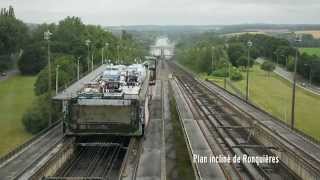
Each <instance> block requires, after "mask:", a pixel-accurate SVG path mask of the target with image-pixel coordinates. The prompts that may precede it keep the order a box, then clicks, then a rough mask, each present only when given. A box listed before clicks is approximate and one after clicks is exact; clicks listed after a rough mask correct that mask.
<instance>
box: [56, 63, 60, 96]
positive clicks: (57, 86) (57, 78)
mask: <svg viewBox="0 0 320 180" xmlns="http://www.w3.org/2000/svg"><path fill="white" fill-rule="evenodd" d="M59 68H60V65H57V66H56V94H58V91H59Z"/></svg>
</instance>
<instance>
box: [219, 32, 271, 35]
mask: <svg viewBox="0 0 320 180" xmlns="http://www.w3.org/2000/svg"><path fill="white" fill-rule="evenodd" d="M244 34H266V33H264V32H260V31H254V32H238V33H229V34H225V36H240V35H244Z"/></svg>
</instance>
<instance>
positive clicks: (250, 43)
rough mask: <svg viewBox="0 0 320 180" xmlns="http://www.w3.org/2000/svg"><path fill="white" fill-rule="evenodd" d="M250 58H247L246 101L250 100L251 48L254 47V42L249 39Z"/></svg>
mask: <svg viewBox="0 0 320 180" xmlns="http://www.w3.org/2000/svg"><path fill="white" fill-rule="evenodd" d="M247 45H248V60H247V89H246V101H247V102H248V100H249V66H250V48H251V47H252V45H253V43H252V41H251V40H249V41H248V43H247Z"/></svg>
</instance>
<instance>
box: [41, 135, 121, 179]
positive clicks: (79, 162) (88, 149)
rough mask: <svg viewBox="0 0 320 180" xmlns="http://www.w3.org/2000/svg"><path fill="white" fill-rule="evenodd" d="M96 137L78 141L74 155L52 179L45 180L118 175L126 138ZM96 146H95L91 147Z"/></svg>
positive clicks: (98, 177)
mask: <svg viewBox="0 0 320 180" xmlns="http://www.w3.org/2000/svg"><path fill="white" fill-rule="evenodd" d="M109 140H110V139H108V138H107V139H105V138H102V137H98V138H96V139H94V140H93V142H90V141H92V140H89V139H88V140H87V139H84V140H80V141H83V142H78V143H76V144H75V145H76V146H77V147H76V148H77V150H76V153H75V154H74V155H73V157H72V158H71V161H69V163H68V164H65V165H64V166H63V167H62V168H61V169H60V170H59V171H58V172H57V173H56V174H55V176H52V177H45V179H109V178H110V177H113V176H115V175H118V174H119V170H120V168H119V169H118V167H116V165H118V164H119V163H122V161H123V159H124V156H122V155H121V156H120V154H122V152H121V151H123V150H127V148H125V146H126V145H127V138H126V137H117V138H116V139H113V140H110V141H109ZM93 145H97V146H93Z"/></svg>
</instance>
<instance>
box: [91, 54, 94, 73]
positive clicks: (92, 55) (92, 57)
mask: <svg viewBox="0 0 320 180" xmlns="http://www.w3.org/2000/svg"><path fill="white" fill-rule="evenodd" d="M93 59H94V54H93V53H91V71H93Z"/></svg>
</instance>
